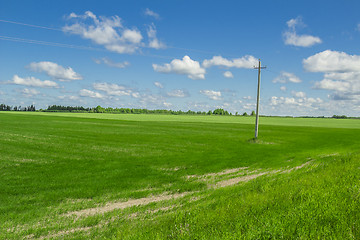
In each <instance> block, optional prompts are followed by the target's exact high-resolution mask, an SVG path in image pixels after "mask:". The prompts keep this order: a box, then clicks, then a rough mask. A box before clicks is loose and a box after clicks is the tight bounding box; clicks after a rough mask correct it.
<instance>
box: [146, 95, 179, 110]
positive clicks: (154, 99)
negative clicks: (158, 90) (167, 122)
mask: <svg viewBox="0 0 360 240" xmlns="http://www.w3.org/2000/svg"><path fill="white" fill-rule="evenodd" d="M139 103H140V104H141V107H143V108H164V107H165V108H170V107H171V106H172V104H171V103H169V102H166V100H165V99H164V97H163V96H160V95H153V94H141V96H140V98H139Z"/></svg>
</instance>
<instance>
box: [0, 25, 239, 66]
mask: <svg viewBox="0 0 360 240" xmlns="http://www.w3.org/2000/svg"><path fill="white" fill-rule="evenodd" d="M0 22H4V23H10V24H16V25H21V26H27V27H33V28H40V29H46V30H53V31H59V32H64V31H63V29H61V28H53V27H47V26H40V25H34V24H28V23H22V22H16V21H9V20H4V19H0ZM0 40H7V41H13V42H24V43H30V44H39V45H46V46H56V47H68V48H75V49H82V50H96V51H101V50H102V51H108V50H105V49H100V48H94V47H87V46H79V45H71V44H63V43H56V42H47V41H40V40H33V39H24V38H16V37H9V36H0ZM142 47H143V48H151V47H148V46H142ZM166 48H168V49H178V50H185V51H191V52H198V53H204V54H213V55H220V54H219V53H218V52H211V51H204V50H199V49H192V48H181V47H175V46H166ZM138 55H142V56H149V57H157V58H164V59H169V58H171V57H169V56H161V55H152V54H144V53H140V54H138ZM225 57H235V56H228V55H225Z"/></svg>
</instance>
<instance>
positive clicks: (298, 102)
mask: <svg viewBox="0 0 360 240" xmlns="http://www.w3.org/2000/svg"><path fill="white" fill-rule="evenodd" d="M320 103H323V100H322V99H320V98H306V97H302V98H293V97H292V98H289V97H276V96H273V97H271V99H270V105H272V106H277V105H293V106H305V107H311V106H312V107H315V105H314V104H320Z"/></svg>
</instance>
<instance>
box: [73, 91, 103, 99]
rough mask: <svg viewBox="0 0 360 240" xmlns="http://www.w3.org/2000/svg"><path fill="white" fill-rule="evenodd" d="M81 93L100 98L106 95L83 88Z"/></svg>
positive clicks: (84, 95) (85, 95) (83, 95)
mask: <svg viewBox="0 0 360 240" xmlns="http://www.w3.org/2000/svg"><path fill="white" fill-rule="evenodd" d="M79 95H80V96H81V97H90V98H99V99H103V98H104V97H105V96H104V95H102V94H101V93H98V92H94V91H91V90H88V89H81V90H80V92H79Z"/></svg>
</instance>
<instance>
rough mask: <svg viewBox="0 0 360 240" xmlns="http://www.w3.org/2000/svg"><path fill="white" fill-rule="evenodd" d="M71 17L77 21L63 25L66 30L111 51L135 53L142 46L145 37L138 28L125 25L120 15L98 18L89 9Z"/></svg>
mask: <svg viewBox="0 0 360 240" xmlns="http://www.w3.org/2000/svg"><path fill="white" fill-rule="evenodd" d="M69 17H70V18H71V19H74V20H77V21H76V22H75V23H74V24H72V25H67V26H65V27H63V31H64V32H67V33H71V34H75V35H80V36H81V37H82V38H85V39H90V40H92V41H93V42H94V43H96V44H99V45H103V46H104V47H105V48H106V49H108V50H109V51H113V52H117V53H133V52H135V51H136V50H138V49H139V47H141V46H142V43H141V41H142V38H143V37H142V35H141V33H140V31H138V30H137V29H136V28H133V29H129V28H126V27H124V26H123V25H122V23H121V19H120V18H119V17H118V16H113V17H110V18H108V17H99V18H98V17H97V16H96V15H95V14H93V13H92V12H90V11H87V12H85V14H84V15H76V14H74V13H72V14H70V16H69ZM88 19H90V20H91V21H92V24H88V21H87V20H88Z"/></svg>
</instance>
